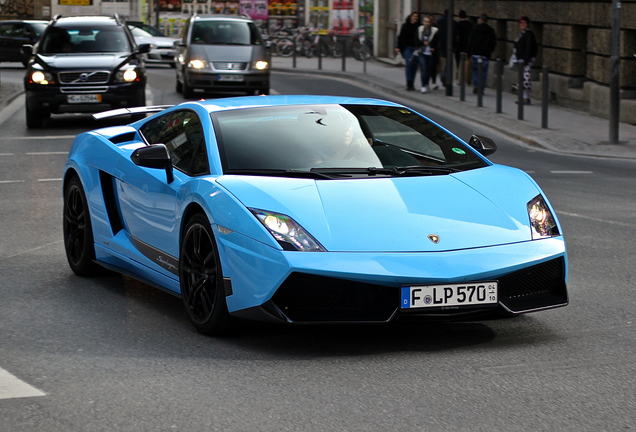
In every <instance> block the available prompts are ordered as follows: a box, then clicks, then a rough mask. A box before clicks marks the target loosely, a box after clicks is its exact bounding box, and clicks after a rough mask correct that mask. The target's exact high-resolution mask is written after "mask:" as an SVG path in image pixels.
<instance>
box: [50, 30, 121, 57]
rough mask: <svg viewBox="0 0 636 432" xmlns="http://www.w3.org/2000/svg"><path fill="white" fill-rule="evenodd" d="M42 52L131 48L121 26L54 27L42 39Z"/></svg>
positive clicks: (116, 50)
mask: <svg viewBox="0 0 636 432" xmlns="http://www.w3.org/2000/svg"><path fill="white" fill-rule="evenodd" d="M41 45H42V51H41V52H42V53H44V54H59V53H104V52H107V53H108V52H127V51H130V50H131V46H130V43H129V42H128V38H127V37H126V33H125V32H124V29H123V28H121V27H119V26H99V25H96V26H86V25H76V26H65V27H53V28H51V29H50V30H49V31H48V32H47V33H46V34H45V35H44V40H42V43H41Z"/></svg>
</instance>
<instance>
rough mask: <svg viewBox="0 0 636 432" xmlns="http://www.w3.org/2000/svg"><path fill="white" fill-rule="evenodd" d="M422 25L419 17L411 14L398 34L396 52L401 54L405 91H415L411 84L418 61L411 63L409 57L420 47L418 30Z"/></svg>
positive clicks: (416, 14)
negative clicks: (404, 74)
mask: <svg viewBox="0 0 636 432" xmlns="http://www.w3.org/2000/svg"><path fill="white" fill-rule="evenodd" d="M421 25H422V24H421V23H420V15H419V14H418V13H417V12H412V13H411V14H410V15H409V16H408V17H406V21H405V22H404V24H402V27H401V28H400V33H399V34H398V40H397V48H396V49H395V51H396V52H398V53H400V54H402V57H403V58H404V63H405V73H406V89H407V90H415V88H414V87H413V82H414V81H415V75H416V74H417V68H418V66H419V65H420V62H419V59H416V60H417V61H411V57H412V56H413V54H414V53H415V51H416V50H417V49H418V48H419V47H421V46H422V42H421V41H420V40H419V39H418V28H419V27H420V26H421Z"/></svg>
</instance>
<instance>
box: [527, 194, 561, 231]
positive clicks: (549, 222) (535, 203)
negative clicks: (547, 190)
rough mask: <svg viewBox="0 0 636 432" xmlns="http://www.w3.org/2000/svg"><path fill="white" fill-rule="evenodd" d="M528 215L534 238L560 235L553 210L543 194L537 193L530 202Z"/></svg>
mask: <svg viewBox="0 0 636 432" xmlns="http://www.w3.org/2000/svg"><path fill="white" fill-rule="evenodd" d="M528 217H529V218H530V230H531V231H532V240H538V239H542V238H549V237H553V236H558V235H560V233H559V228H558V227H557V224H556V222H555V221H554V217H553V216H552V212H550V208H549V207H548V204H547V203H546V202H545V200H544V199H543V197H542V196H541V195H537V196H536V197H534V198H533V199H532V200H531V201H530V202H529V203H528Z"/></svg>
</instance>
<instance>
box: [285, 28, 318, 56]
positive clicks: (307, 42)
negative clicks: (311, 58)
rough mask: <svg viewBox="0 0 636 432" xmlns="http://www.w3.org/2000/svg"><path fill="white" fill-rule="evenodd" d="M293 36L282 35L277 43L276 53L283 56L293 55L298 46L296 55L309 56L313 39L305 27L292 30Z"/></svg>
mask: <svg viewBox="0 0 636 432" xmlns="http://www.w3.org/2000/svg"><path fill="white" fill-rule="evenodd" d="M292 32H293V34H292V36H286V37H281V38H280V39H278V42H277V44H276V53H277V54H278V55H279V56H281V57H291V56H292V55H293V54H294V47H296V55H304V56H307V53H308V52H309V51H310V49H311V44H312V39H311V36H310V35H309V32H308V31H307V29H306V28H304V27H299V28H297V29H293V30H292Z"/></svg>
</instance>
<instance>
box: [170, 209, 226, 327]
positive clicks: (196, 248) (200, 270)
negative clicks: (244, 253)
mask: <svg viewBox="0 0 636 432" xmlns="http://www.w3.org/2000/svg"><path fill="white" fill-rule="evenodd" d="M182 237H183V240H182V243H181V250H180V253H179V281H180V285H181V298H182V300H183V305H184V307H185V309H186V312H187V314H188V317H189V318H190V321H191V322H192V324H193V325H194V327H195V328H196V329H197V330H198V331H199V332H200V333H203V334H207V335H218V334H221V333H224V332H226V331H227V330H228V328H229V323H230V316H229V313H228V310H227V303H226V301H225V289H224V284H223V271H222V269H221V260H220V259H219V253H218V250H217V248H216V242H215V240H214V235H213V234H212V228H211V226H210V221H208V219H207V217H206V216H205V215H204V214H203V213H197V214H195V215H194V216H192V218H190V220H189V221H188V223H187V225H186V228H185V230H184V232H183V236H182Z"/></svg>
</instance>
